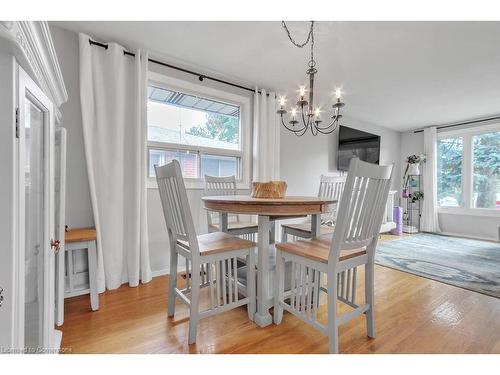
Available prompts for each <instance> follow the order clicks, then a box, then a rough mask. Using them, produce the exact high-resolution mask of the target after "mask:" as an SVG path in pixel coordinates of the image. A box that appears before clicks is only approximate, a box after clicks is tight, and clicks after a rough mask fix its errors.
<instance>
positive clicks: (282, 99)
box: [280, 96, 285, 107]
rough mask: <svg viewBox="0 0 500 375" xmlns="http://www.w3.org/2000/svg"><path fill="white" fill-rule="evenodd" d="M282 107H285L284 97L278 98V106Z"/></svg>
mask: <svg viewBox="0 0 500 375" xmlns="http://www.w3.org/2000/svg"><path fill="white" fill-rule="evenodd" d="M284 105H285V97H284V96H282V97H281V98H280V106H282V107H283V106H284Z"/></svg>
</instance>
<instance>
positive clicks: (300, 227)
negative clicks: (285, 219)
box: [281, 223, 335, 234]
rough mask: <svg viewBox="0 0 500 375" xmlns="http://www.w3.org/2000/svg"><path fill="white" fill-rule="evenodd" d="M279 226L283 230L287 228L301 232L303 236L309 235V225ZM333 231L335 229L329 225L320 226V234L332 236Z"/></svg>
mask: <svg viewBox="0 0 500 375" xmlns="http://www.w3.org/2000/svg"><path fill="white" fill-rule="evenodd" d="M281 226H282V227H283V228H288V229H293V230H296V231H300V232H303V233H304V234H311V223H298V224H282V225H281ZM334 231H335V227H332V226H329V225H321V226H320V234H332V233H333V232H334Z"/></svg>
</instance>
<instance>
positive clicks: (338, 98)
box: [335, 88, 342, 100]
mask: <svg viewBox="0 0 500 375" xmlns="http://www.w3.org/2000/svg"><path fill="white" fill-rule="evenodd" d="M335 96H336V97H337V100H340V97H341V96H342V90H340V89H339V88H338V89H336V90H335Z"/></svg>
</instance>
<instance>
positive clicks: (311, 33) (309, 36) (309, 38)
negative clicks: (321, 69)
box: [281, 21, 316, 67]
mask: <svg viewBox="0 0 500 375" xmlns="http://www.w3.org/2000/svg"><path fill="white" fill-rule="evenodd" d="M281 25H282V26H283V28H284V29H285V31H286V34H287V35H288V39H290V42H292V44H293V45H294V46H295V47H299V48H303V47H305V46H306V45H307V44H308V43H309V41H311V61H310V62H309V66H310V67H313V66H314V65H316V62H315V61H314V21H311V26H310V28H309V33H308V34H307V38H306V40H305V41H304V42H303V43H298V42H296V41H295V39H293V38H292V35H291V33H290V30H289V29H288V26H287V25H286V23H285V21H281Z"/></svg>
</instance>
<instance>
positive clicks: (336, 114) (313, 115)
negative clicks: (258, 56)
mask: <svg viewBox="0 0 500 375" xmlns="http://www.w3.org/2000/svg"><path fill="white" fill-rule="evenodd" d="M281 25H282V26H283V28H284V29H285V31H286V33H287V35H288V39H290V42H292V44H293V45H294V46H296V47H299V48H303V47H304V46H306V45H307V44H309V43H310V44H311V60H309V63H308V66H309V68H308V69H307V71H306V74H307V75H308V76H309V90H308V92H309V98H308V99H309V100H306V87H305V86H300V88H299V100H298V101H297V103H296V105H295V106H292V108H291V110H290V112H291V113H290V115H289V116H286V115H287V113H288V112H287V111H286V110H285V108H284V106H285V102H286V99H285V97H284V96H282V97H281V98H280V109H279V110H278V111H277V113H278V114H279V115H280V117H281V124H282V125H283V126H284V127H285V128H287V129H288V130H290V131H291V132H293V133H295V134H296V135H297V136H302V135H304V134H305V133H306V132H307V129H311V134H312V135H317V134H318V133H322V134H330V133H332V132H333V131H335V129H337V126H338V124H339V120H340V118H341V117H342V115H341V114H340V109H341V108H342V107H343V106H344V103H342V102H341V100H340V97H341V91H340V89H339V88H337V89H336V90H335V95H336V97H337V101H336V102H335V103H333V105H332V107H333V114H332V115H331V117H330V119H329V122H328V125H321V123H322V121H321V109H320V108H319V107H316V108H314V75H315V74H316V73H317V72H318V70H317V69H316V61H314V21H311V27H310V29H309V34H308V35H307V39H306V40H305V42H303V43H297V42H296V41H295V40H294V39H293V38H292V36H291V35H290V30H288V27H287V25H286V23H285V21H281ZM286 117H288V120H287V119H286ZM299 123H300V125H298V124H299Z"/></svg>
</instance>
